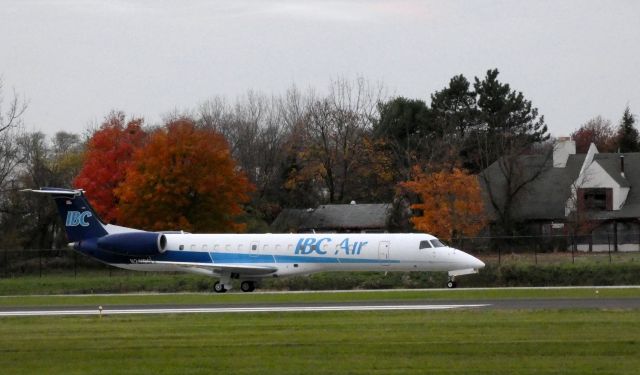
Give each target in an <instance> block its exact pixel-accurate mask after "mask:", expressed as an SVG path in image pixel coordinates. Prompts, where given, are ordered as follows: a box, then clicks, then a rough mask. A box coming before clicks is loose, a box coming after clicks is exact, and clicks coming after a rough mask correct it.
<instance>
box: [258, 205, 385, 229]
mask: <svg viewBox="0 0 640 375" xmlns="http://www.w3.org/2000/svg"><path fill="white" fill-rule="evenodd" d="M390 209H391V205H390V204H388V203H383V204H327V205H322V206H319V207H318V208H316V209H315V210H311V209H307V210H297V209H286V210H283V211H282V213H280V215H278V217H277V218H276V220H275V221H274V222H273V224H272V225H271V227H272V228H273V230H277V231H288V230H292V229H297V230H312V229H313V230H362V229H383V228H385V227H386V224H387V216H388V214H389V210H390Z"/></svg>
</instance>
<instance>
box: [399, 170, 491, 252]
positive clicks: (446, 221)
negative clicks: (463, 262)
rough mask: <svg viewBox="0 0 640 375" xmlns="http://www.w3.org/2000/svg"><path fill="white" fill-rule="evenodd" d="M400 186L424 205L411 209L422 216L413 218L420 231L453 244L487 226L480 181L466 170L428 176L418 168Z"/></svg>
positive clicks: (434, 173) (412, 220) (441, 172)
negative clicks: (461, 237)
mask: <svg viewBox="0 0 640 375" xmlns="http://www.w3.org/2000/svg"><path fill="white" fill-rule="evenodd" d="M400 186H401V187H404V188H406V189H408V190H409V191H411V192H413V193H414V194H417V195H418V196H419V198H420V201H421V203H416V204H413V205H411V209H413V210H416V211H419V212H420V215H419V216H414V217H412V218H411V222H412V223H413V225H414V226H415V229H417V230H419V231H423V232H428V233H431V234H433V235H434V236H437V237H440V238H443V239H446V240H449V241H450V240H453V239H456V238H459V237H460V236H474V235H476V234H478V233H479V232H480V230H482V228H483V227H484V225H485V220H484V207H483V204H482V201H483V200H482V196H481V190H480V184H479V182H478V178H477V176H474V175H470V174H468V173H467V172H465V171H464V170H461V169H458V168H454V169H453V170H451V171H447V170H444V171H440V172H432V173H427V172H425V171H423V170H421V169H420V168H415V169H414V171H413V179H412V180H410V181H406V182H403V183H402V184H401V185H400Z"/></svg>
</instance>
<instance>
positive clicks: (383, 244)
mask: <svg viewBox="0 0 640 375" xmlns="http://www.w3.org/2000/svg"><path fill="white" fill-rule="evenodd" d="M389 245H390V243H389V241H380V243H379V244H378V259H379V260H382V261H384V262H383V265H384V266H388V265H389V247H390V246H389Z"/></svg>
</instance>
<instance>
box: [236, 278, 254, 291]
mask: <svg viewBox="0 0 640 375" xmlns="http://www.w3.org/2000/svg"><path fill="white" fill-rule="evenodd" d="M240 290H242V291H243V292H253V291H254V290H256V283H255V281H250V280H245V281H243V282H241V283H240Z"/></svg>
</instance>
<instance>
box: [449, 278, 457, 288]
mask: <svg viewBox="0 0 640 375" xmlns="http://www.w3.org/2000/svg"><path fill="white" fill-rule="evenodd" d="M457 286H458V284H457V283H456V282H455V281H453V280H449V281H448V282H447V288H449V289H453V288H455V287H457Z"/></svg>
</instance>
